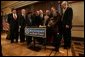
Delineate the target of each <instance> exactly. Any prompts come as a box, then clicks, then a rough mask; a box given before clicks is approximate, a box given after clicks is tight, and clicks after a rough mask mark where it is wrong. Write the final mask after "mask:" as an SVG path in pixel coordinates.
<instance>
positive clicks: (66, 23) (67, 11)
mask: <svg viewBox="0 0 85 57" xmlns="http://www.w3.org/2000/svg"><path fill="white" fill-rule="evenodd" d="M61 8H62V9H64V13H63V16H62V27H63V38H64V48H65V49H67V48H70V47H71V28H72V18H73V10H72V8H71V7H69V6H68V3H67V2H66V1H63V2H62V3H61Z"/></svg>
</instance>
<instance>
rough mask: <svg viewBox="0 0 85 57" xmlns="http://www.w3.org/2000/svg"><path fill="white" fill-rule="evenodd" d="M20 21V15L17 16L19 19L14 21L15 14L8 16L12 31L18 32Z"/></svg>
mask: <svg viewBox="0 0 85 57" xmlns="http://www.w3.org/2000/svg"><path fill="white" fill-rule="evenodd" d="M18 20H19V15H18V14H17V19H16V20H14V18H13V14H12V13H11V14H8V23H9V24H10V29H11V30H12V31H13V30H15V31H16V30H18Z"/></svg>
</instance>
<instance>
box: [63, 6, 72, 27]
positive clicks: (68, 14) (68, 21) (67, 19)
mask: <svg viewBox="0 0 85 57" xmlns="http://www.w3.org/2000/svg"><path fill="white" fill-rule="evenodd" d="M72 18H73V10H72V8H70V7H67V9H66V11H65V13H64V14H63V20H62V24H63V27H64V28H65V26H66V25H69V27H70V28H72Z"/></svg>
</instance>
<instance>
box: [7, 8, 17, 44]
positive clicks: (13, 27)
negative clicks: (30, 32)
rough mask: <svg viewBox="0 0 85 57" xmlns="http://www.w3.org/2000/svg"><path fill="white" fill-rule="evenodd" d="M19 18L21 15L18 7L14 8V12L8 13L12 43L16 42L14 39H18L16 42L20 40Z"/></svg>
mask: <svg viewBox="0 0 85 57" xmlns="http://www.w3.org/2000/svg"><path fill="white" fill-rule="evenodd" d="M18 19H19V15H18V14H17V12H16V9H12V13H11V14H8V23H9V26H10V39H11V43H14V39H16V43H17V42H18Z"/></svg>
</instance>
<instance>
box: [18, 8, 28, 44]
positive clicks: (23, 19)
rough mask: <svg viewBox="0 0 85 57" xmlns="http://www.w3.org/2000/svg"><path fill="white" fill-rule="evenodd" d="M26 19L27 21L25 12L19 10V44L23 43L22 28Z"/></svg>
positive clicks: (23, 34) (23, 33) (23, 32)
mask: <svg viewBox="0 0 85 57" xmlns="http://www.w3.org/2000/svg"><path fill="white" fill-rule="evenodd" d="M26 19H27V16H26V10H25V9H22V10H21V15H20V18H19V29H20V42H21V43H22V42H25V31H24V28H25V26H26Z"/></svg>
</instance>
